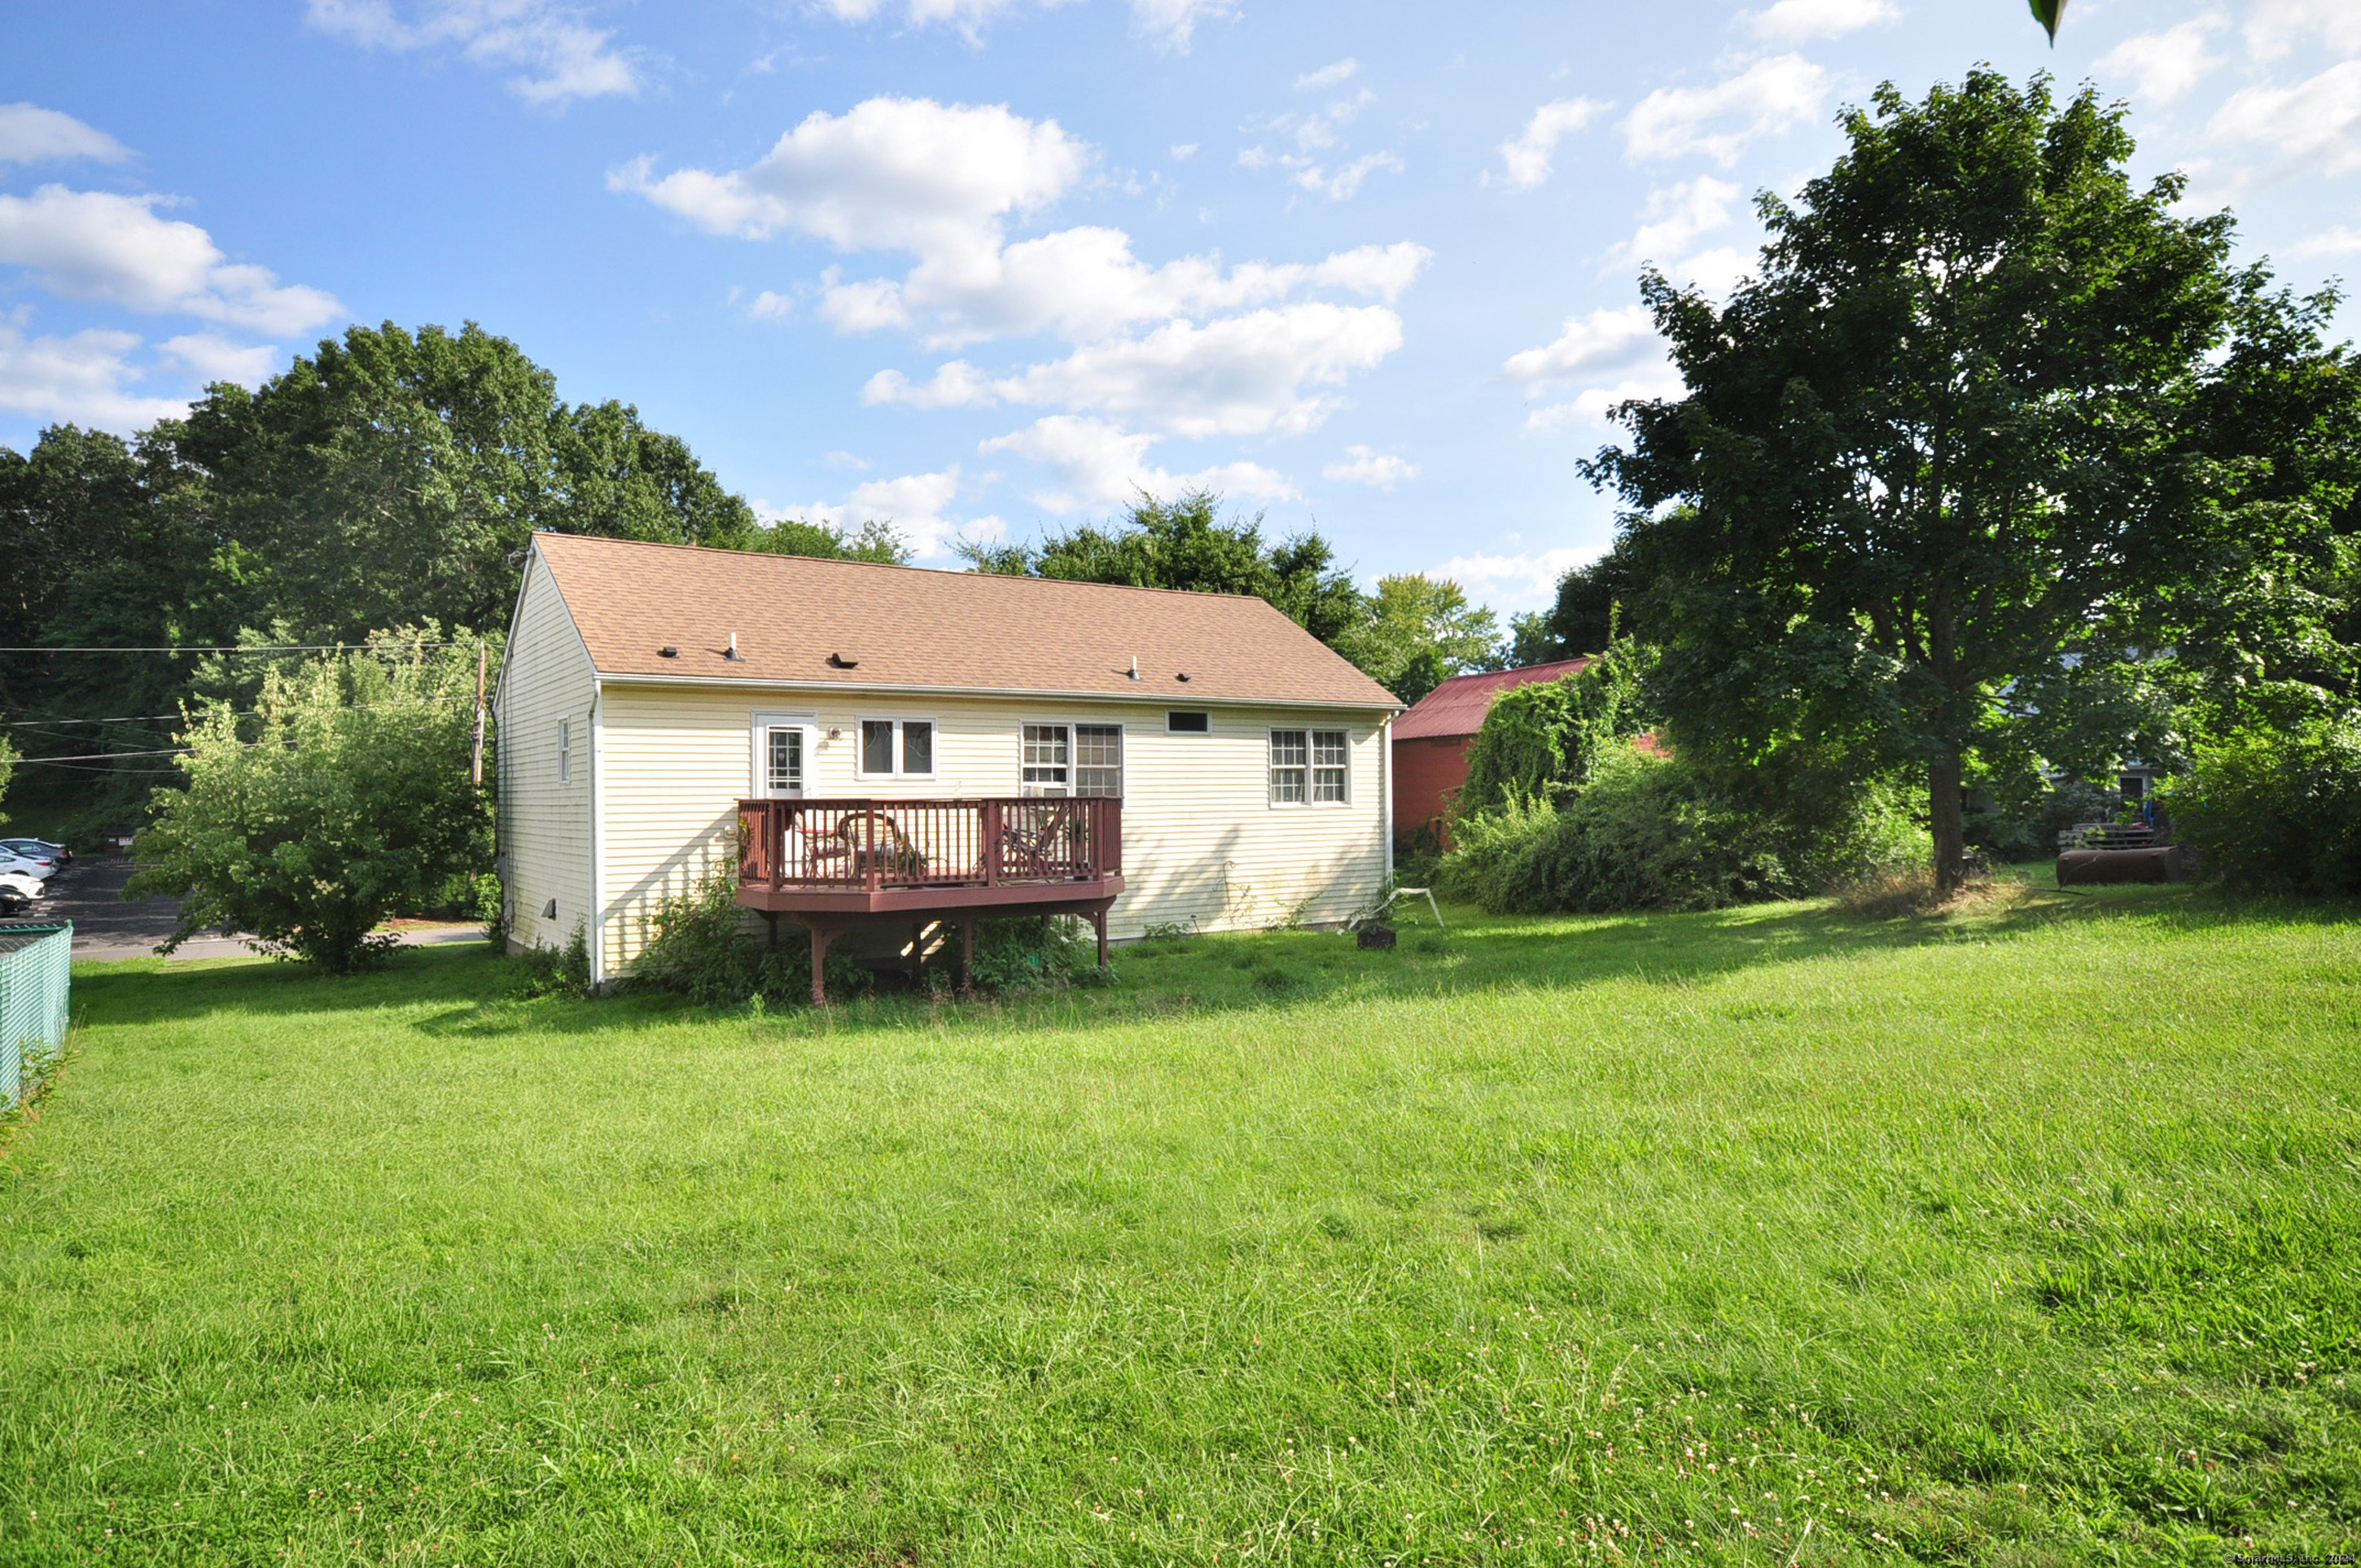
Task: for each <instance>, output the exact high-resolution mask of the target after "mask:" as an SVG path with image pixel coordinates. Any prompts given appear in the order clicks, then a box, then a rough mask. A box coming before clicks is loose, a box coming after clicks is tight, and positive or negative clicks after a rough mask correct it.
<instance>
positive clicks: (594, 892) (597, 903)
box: [589, 675, 607, 991]
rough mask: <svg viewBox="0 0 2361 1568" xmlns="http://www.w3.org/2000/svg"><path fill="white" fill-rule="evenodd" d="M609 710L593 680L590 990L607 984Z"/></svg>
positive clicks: (603, 691)
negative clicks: (605, 724) (603, 728)
mask: <svg viewBox="0 0 2361 1568" xmlns="http://www.w3.org/2000/svg"><path fill="white" fill-rule="evenodd" d="M605 707H606V687H605V685H603V684H602V683H601V682H600V681H599V679H598V676H596V675H593V676H591V677H590V931H589V942H590V989H591V990H593V991H599V990H603V989H604V988H605V987H606V984H607V903H606V881H607V877H606V871H607V862H606V848H607V845H606V838H607V836H606V834H605V832H604V831H603V830H602V829H603V828H604V823H603V821H602V817H603V815H604V814H603V813H602V812H601V810H600V809H599V808H600V806H602V805H603V804H604V802H603V800H602V798H601V790H600V784H601V783H602V781H603V780H604V778H605V776H606V770H605V769H604V768H602V767H600V766H599V765H598V762H599V756H598V750H599V748H598V731H599V725H600V720H601V718H602V717H603V710H604V709H605Z"/></svg>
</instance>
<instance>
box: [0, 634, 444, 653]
mask: <svg viewBox="0 0 2361 1568" xmlns="http://www.w3.org/2000/svg"><path fill="white" fill-rule="evenodd" d="M483 641H484V639H482V638H480V637H453V638H445V639H443V640H441V641H436V640H434V639H432V638H427V639H412V638H403V639H401V640H398V641H390V642H184V643H181V644H179V645H177V646H172V645H164V646H159V647H154V648H131V647H123V648H65V647H47V646H43V647H31V648H0V653H341V652H345V651H346V650H347V649H357V650H359V651H361V652H376V651H378V650H380V649H382V650H384V651H386V652H400V651H401V650H402V649H404V648H473V647H476V646H478V644H481V643H483Z"/></svg>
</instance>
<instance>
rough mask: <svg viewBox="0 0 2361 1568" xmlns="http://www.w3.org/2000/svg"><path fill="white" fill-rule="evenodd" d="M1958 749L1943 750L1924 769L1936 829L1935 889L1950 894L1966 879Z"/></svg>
mask: <svg viewBox="0 0 2361 1568" xmlns="http://www.w3.org/2000/svg"><path fill="white" fill-rule="evenodd" d="M1927 812H1928V816H1929V817H1930V818H1931V819H1932V821H1933V823H1934V828H1935V889H1936V891H1937V892H1938V893H1952V892H1955V891H1957V890H1958V888H1959V885H1960V883H1962V882H1965V881H1966V880H1967V861H1968V834H1967V825H1966V824H1965V823H1964V822H1963V821H1962V820H1961V819H1960V752H1959V749H1958V748H1957V747H1953V748H1951V749H1949V750H1948V751H1945V752H1944V753H1943V754H1942V755H1941V756H1939V757H1938V758H1936V759H1935V761H1934V762H1932V763H1930V764H1928V766H1927Z"/></svg>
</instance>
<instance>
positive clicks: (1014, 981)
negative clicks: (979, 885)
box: [972, 915, 1114, 994]
mask: <svg viewBox="0 0 2361 1568" xmlns="http://www.w3.org/2000/svg"><path fill="white" fill-rule="evenodd" d="M1098 964H1099V949H1098V940H1097V938H1096V937H1095V936H1093V937H1084V936H1083V935H1082V925H1081V923H1080V922H1078V921H1076V920H1074V919H1073V918H1071V916H1063V915H1034V916H1024V917H1022V918H1019V919H1015V920H984V921H980V922H978V923H977V926H976V929H975V968H974V970H972V978H973V980H974V981H975V983H976V984H977V985H978V986H979V987H981V988H982V989H983V990H985V991H991V992H1002V993H1004V994H1005V993H1013V992H1024V991H1056V990H1060V989H1062V988H1064V987H1066V986H1070V985H1098V984H1102V983H1104V981H1106V980H1111V979H1112V978H1113V976H1114V971H1113V970H1104V971H1103V970H1100V968H1099V967H1098Z"/></svg>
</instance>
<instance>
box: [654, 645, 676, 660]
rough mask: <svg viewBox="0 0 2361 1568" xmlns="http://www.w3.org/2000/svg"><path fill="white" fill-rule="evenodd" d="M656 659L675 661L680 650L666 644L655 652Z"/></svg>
mask: <svg viewBox="0 0 2361 1568" xmlns="http://www.w3.org/2000/svg"><path fill="white" fill-rule="evenodd" d="M656 657H657V658H659V659H677V658H679V657H680V650H679V649H677V648H675V647H674V646H672V645H671V644H670V643H666V644H665V645H664V646H663V647H661V648H659V649H657V650H656Z"/></svg>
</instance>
